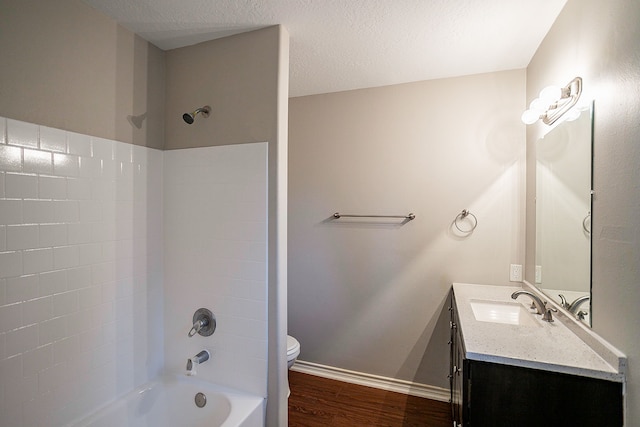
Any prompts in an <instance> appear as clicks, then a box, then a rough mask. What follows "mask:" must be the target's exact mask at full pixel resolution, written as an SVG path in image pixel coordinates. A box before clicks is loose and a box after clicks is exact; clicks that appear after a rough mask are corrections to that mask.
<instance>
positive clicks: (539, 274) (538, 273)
mask: <svg viewBox="0 0 640 427" xmlns="http://www.w3.org/2000/svg"><path fill="white" fill-rule="evenodd" d="M536 283H537V284H540V283H542V266H541V265H536Z"/></svg>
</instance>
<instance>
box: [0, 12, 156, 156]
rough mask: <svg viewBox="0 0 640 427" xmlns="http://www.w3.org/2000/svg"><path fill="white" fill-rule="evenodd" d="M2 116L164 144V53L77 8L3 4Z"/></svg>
mask: <svg viewBox="0 0 640 427" xmlns="http://www.w3.org/2000/svg"><path fill="white" fill-rule="evenodd" d="M0 52H2V57H3V60H2V64H3V65H2V67H0V115H2V116H5V117H9V118H12V119H17V120H22V121H26V122H31V123H37V124H40V125H46V126H51V127H55V128H59V129H65V130H71V131H74V132H79V133H83V134H87V135H92V136H99V137H103V138H108V139H115V140H118V141H122V142H128V143H133V144H137V145H145V146H148V147H153V148H162V146H163V144H164V124H163V118H164V63H163V62H164V53H163V52H162V51H161V50H159V49H158V48H156V47H155V46H153V45H151V44H149V43H147V42H146V41H144V40H142V39H141V38H140V37H138V36H136V35H134V34H133V33H131V32H129V31H128V30H125V29H124V28H122V27H120V26H118V25H117V24H116V23H115V22H114V21H113V20H111V19H110V18H108V17H106V16H104V15H102V14H101V13H99V12H97V11H95V10H94V9H92V8H91V7H89V6H87V5H86V4H85V3H83V2H81V1H80V0H65V1H41V0H2V1H1V2H0Z"/></svg>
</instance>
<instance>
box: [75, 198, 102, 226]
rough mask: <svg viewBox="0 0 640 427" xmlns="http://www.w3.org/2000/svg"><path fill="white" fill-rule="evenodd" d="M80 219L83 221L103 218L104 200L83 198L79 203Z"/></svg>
mask: <svg viewBox="0 0 640 427" xmlns="http://www.w3.org/2000/svg"><path fill="white" fill-rule="evenodd" d="M78 205H79V209H80V221H82V222H83V223H87V222H96V221H101V220H102V202H101V201H99V200H81V201H80V202H79V203H78Z"/></svg>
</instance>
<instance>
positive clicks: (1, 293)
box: [0, 278, 7, 307]
mask: <svg viewBox="0 0 640 427" xmlns="http://www.w3.org/2000/svg"><path fill="white" fill-rule="evenodd" d="M6 287H7V279H4V278H0V307H2V306H3V305H5V304H6V303H7V298H6V296H5V289H6Z"/></svg>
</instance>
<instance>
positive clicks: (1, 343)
mask: <svg viewBox="0 0 640 427" xmlns="http://www.w3.org/2000/svg"><path fill="white" fill-rule="evenodd" d="M5 349H6V344H5V339H4V334H0V360H2V359H4V358H5V357H6V351H5ZM2 392H3V390H2V386H0V408H2V402H3V398H2V396H3V394H2Z"/></svg>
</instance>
